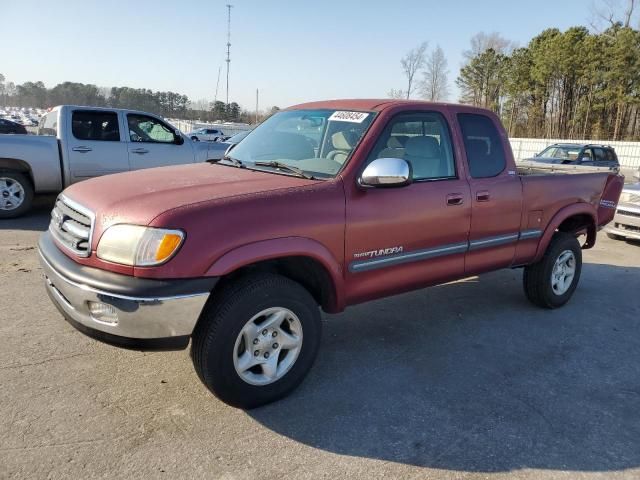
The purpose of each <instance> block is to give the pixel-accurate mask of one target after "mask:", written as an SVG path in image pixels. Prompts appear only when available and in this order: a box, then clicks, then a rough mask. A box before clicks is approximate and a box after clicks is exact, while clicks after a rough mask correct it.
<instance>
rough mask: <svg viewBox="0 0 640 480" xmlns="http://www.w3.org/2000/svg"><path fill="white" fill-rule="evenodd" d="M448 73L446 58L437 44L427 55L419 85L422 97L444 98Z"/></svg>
mask: <svg viewBox="0 0 640 480" xmlns="http://www.w3.org/2000/svg"><path fill="white" fill-rule="evenodd" d="M448 74H449V71H448V70H447V59H446V58H445V56H444V51H442V48H440V45H438V46H436V48H434V49H433V51H432V52H431V53H430V54H429V56H428V57H427V61H426V66H425V69H424V78H423V80H422V83H421V85H420V90H421V93H422V98H424V99H426V100H431V101H432V102H437V101H442V100H446V99H447V97H448V96H449V85H448V83H447V76H448Z"/></svg>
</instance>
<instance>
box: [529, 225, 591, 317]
mask: <svg viewBox="0 0 640 480" xmlns="http://www.w3.org/2000/svg"><path fill="white" fill-rule="evenodd" d="M581 272H582V249H581V248H580V243H579V242H578V239H577V238H576V237H574V236H573V235H571V234H569V233H564V232H558V233H556V234H555V235H554V236H553V238H552V239H551V243H550V244H549V246H548V247H547V251H546V252H545V254H544V256H543V257H542V259H541V260H540V261H539V262H537V263H535V264H533V265H529V266H527V267H525V269H524V277H523V284H524V291H525V294H526V295H527V298H528V299H529V301H531V303H533V304H534V305H538V306H539V307H544V308H558V307H561V306H562V305H564V304H565V303H567V302H568V301H569V299H570V298H571V296H572V295H573V292H574V291H575V289H576V287H577V286H578V281H579V280H580V273H581Z"/></svg>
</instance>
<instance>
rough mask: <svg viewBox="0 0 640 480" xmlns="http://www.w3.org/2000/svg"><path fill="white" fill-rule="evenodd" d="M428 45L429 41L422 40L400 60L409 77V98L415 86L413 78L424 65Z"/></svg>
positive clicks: (407, 92) (407, 93)
mask: <svg viewBox="0 0 640 480" xmlns="http://www.w3.org/2000/svg"><path fill="white" fill-rule="evenodd" d="M428 46H429V44H428V43H427V42H422V43H421V44H420V45H418V46H417V47H416V48H414V49H412V50H410V51H409V52H407V54H406V55H405V56H404V57H402V59H401V60H400V63H401V65H402V70H403V71H404V74H405V76H406V77H407V91H406V92H405V93H406V95H407V98H409V97H410V96H411V93H412V92H413V90H414V88H415V85H414V82H413V79H414V77H415V76H416V73H418V72H419V71H420V70H422V68H423V67H424V64H425V62H426V53H427V47H428Z"/></svg>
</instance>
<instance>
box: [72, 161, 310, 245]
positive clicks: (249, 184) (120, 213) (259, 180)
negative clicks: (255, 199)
mask: <svg viewBox="0 0 640 480" xmlns="http://www.w3.org/2000/svg"><path fill="white" fill-rule="evenodd" d="M317 182H318V181H317V180H307V179H304V178H299V177H293V176H289V175H280V174H276V173H265V172H259V171H255V170H248V169H241V168H237V167H232V166H225V165H216V164H211V163H198V164H193V165H178V166H172V167H162V168H150V169H146V170H137V171H135V172H127V173H119V174H116V175H108V176H104V177H99V178H94V179H91V180H87V181H84V182H80V183H76V184H74V185H72V186H70V187H69V188H67V189H66V190H65V191H64V195H65V196H66V197H68V198H70V199H71V200H73V201H75V202H76V203H78V204H80V205H82V206H84V207H86V208H88V209H89V210H91V211H92V212H94V213H95V215H96V222H95V233H96V235H95V236H94V238H99V236H100V234H101V232H102V231H103V230H104V229H106V228H108V227H109V226H110V225H113V224H116V223H131V224H136V225H148V224H149V223H151V221H152V220H153V219H154V218H156V217H157V216H158V215H160V214H161V213H164V212H167V211H169V210H172V209H175V208H179V207H184V206H187V205H191V204H195V203H200V202H207V201H215V200H218V199H228V198H230V197H236V196H243V195H251V194H256V193H260V192H265V191H274V190H280V189H287V188H296V187H304V186H307V185H311V184H314V183H317ZM176 227H179V226H178V225H176Z"/></svg>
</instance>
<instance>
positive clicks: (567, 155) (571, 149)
mask: <svg viewBox="0 0 640 480" xmlns="http://www.w3.org/2000/svg"><path fill="white" fill-rule="evenodd" d="M580 150H582V148H581V147H579V146H565V147H558V146H556V145H552V146H551V147H547V148H545V149H544V150H543V151H542V152H541V153H540V155H538V156H539V157H544V158H561V159H563V160H577V159H578V155H579V154H580Z"/></svg>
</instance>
